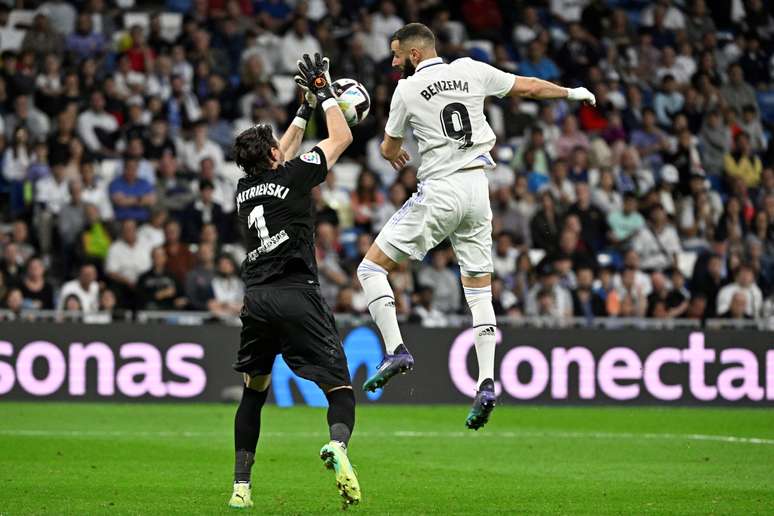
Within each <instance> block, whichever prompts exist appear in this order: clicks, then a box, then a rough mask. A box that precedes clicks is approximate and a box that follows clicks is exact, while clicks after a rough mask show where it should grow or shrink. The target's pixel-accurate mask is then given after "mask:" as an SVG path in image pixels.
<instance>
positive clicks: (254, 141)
mask: <svg viewBox="0 0 774 516" xmlns="http://www.w3.org/2000/svg"><path fill="white" fill-rule="evenodd" d="M276 146H277V140H275V139H274V134H273V133H272V131H271V127H269V126H268V125H267V124H258V125H256V126H253V127H251V128H250V129H246V130H244V131H242V133H241V134H240V135H239V136H237V137H236V140H235V141H234V161H235V162H236V164H237V165H238V166H239V168H241V169H242V170H244V172H245V174H247V175H251V174H256V173H257V172H258V171H259V170H266V169H268V168H269V167H270V166H271V150H272V149H273V148H275V147H276Z"/></svg>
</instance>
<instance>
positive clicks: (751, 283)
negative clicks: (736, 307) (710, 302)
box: [717, 263, 763, 318]
mask: <svg viewBox="0 0 774 516" xmlns="http://www.w3.org/2000/svg"><path fill="white" fill-rule="evenodd" d="M737 294H741V295H742V296H744V299H745V307H744V313H745V314H746V315H748V316H749V317H751V318H756V317H758V316H760V314H761V310H762V308H763V293H762V292H761V289H760V287H758V285H756V284H755V271H754V270H753V268H752V266H750V264H747V263H745V264H742V265H741V266H740V267H739V270H738V271H737V272H736V278H735V281H734V282H733V283H730V284H728V285H726V286H725V287H723V288H721V289H720V291H719V292H718V297H717V313H718V314H719V315H720V316H721V317H723V314H725V313H726V312H727V311H728V310H729V309H730V307H731V304H732V299H733V298H734V297H735V296H736V295H737Z"/></svg>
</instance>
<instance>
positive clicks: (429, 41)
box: [390, 23, 435, 47]
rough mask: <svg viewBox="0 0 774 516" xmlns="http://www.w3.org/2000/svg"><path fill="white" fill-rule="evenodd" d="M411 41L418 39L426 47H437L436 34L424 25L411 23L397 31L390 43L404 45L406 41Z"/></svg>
mask: <svg viewBox="0 0 774 516" xmlns="http://www.w3.org/2000/svg"><path fill="white" fill-rule="evenodd" d="M410 39H418V40H420V41H422V42H423V43H424V44H425V45H427V46H430V47H435V34H433V31H431V30H430V28H429V27H428V26H427V25H425V24H424V23H409V24H408V25H404V26H403V27H401V28H400V29H398V30H396V31H395V33H394V34H393V35H392V37H391V38H390V43H392V42H393V41H397V42H398V43H399V44H401V45H402V44H403V42H404V41H408V40H410Z"/></svg>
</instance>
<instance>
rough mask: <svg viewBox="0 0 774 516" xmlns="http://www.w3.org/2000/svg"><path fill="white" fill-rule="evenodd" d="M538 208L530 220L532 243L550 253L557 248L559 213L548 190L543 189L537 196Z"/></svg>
mask: <svg viewBox="0 0 774 516" xmlns="http://www.w3.org/2000/svg"><path fill="white" fill-rule="evenodd" d="M539 201H540V209H538V211H537V212H536V213H535V215H534V216H533V217H532V220H531V221H530V224H529V228H530V233H531V234H532V244H533V246H535V247H536V248H538V249H544V250H545V251H546V253H548V254H552V253H553V252H555V251H556V249H557V241H558V238H559V224H560V220H559V213H557V210H556V204H555V202H554V198H553V196H552V195H551V193H550V192H548V191H543V192H542V193H541V194H540V196H539Z"/></svg>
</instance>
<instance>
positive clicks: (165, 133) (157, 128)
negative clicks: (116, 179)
mask: <svg viewBox="0 0 774 516" xmlns="http://www.w3.org/2000/svg"><path fill="white" fill-rule="evenodd" d="M143 147H144V148H145V156H146V157H147V158H148V159H149V160H150V161H151V163H153V164H154V165H157V164H158V162H159V161H160V160H161V158H162V156H164V154H167V153H169V154H171V155H172V156H173V157H174V156H176V155H177V147H176V146H175V142H174V141H173V140H172V138H171V137H170V136H169V124H168V123H167V121H166V120H165V119H164V118H162V117H161V116H160V115H156V116H155V117H154V118H153V119H152V120H151V123H150V128H149V131H148V137H147V139H146V140H145V141H144V142H143Z"/></svg>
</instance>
